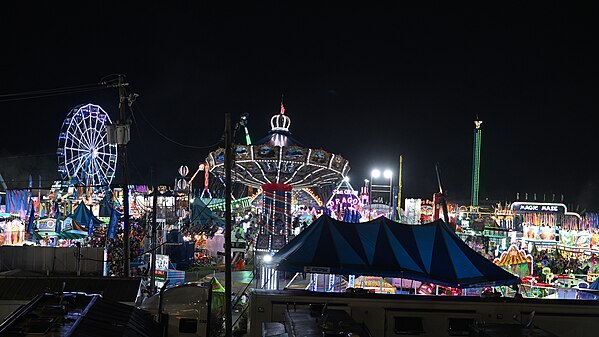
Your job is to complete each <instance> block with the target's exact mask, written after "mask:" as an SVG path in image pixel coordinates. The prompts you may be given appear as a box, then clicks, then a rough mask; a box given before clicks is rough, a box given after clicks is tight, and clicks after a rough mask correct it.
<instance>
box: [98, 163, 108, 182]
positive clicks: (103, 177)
mask: <svg viewBox="0 0 599 337" xmlns="http://www.w3.org/2000/svg"><path fill="white" fill-rule="evenodd" d="M96 165H98V180H99V182H100V183H101V184H105V183H108V176H107V174H106V169H105V168H104V167H103V166H102V165H101V164H100V163H98V162H96Z"/></svg>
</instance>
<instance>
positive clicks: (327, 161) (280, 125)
mask: <svg viewBox="0 0 599 337" xmlns="http://www.w3.org/2000/svg"><path fill="white" fill-rule="evenodd" d="M270 125H271V130H270V132H269V134H268V135H267V136H266V137H264V138H263V139H261V140H259V141H258V142H256V143H254V144H248V145H242V144H234V145H233V151H234V167H233V170H232V172H231V174H232V180H233V181H236V182H240V183H242V184H244V185H246V186H251V187H255V188H260V187H262V188H264V187H270V188H267V189H279V188H280V189H291V188H292V189H301V188H307V187H321V186H324V185H329V184H335V183H337V182H339V181H340V180H341V179H343V177H345V176H346V175H347V172H348V171H349V162H348V161H347V159H345V158H343V157H342V156H341V155H338V154H333V153H330V152H327V151H325V150H323V149H311V148H308V147H306V146H304V145H302V144H301V143H300V142H298V141H297V140H295V139H294V138H293V137H292V136H291V133H290V132H289V126H290V125H291V119H290V118H289V116H287V115H285V107H284V106H283V104H282V103H281V110H280V113H279V114H277V115H275V116H273V117H272V118H271V120H270ZM207 162H208V163H209V165H210V171H211V172H212V173H214V174H215V175H217V176H220V177H224V176H225V168H224V162H225V149H223V148H218V149H217V150H215V151H213V152H211V153H210V154H209V155H208V158H207Z"/></svg>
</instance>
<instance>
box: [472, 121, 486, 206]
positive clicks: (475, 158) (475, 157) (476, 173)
mask: <svg viewBox="0 0 599 337" xmlns="http://www.w3.org/2000/svg"><path fill="white" fill-rule="evenodd" d="M477 119H478V117H477ZM482 123H483V121H481V120H475V121H474V147H473V151H472V193H471V198H472V200H471V202H470V203H471V205H472V206H478V186H479V178H480V146H481V139H482V133H483V131H482V130H481V128H480V125H481V124H482Z"/></svg>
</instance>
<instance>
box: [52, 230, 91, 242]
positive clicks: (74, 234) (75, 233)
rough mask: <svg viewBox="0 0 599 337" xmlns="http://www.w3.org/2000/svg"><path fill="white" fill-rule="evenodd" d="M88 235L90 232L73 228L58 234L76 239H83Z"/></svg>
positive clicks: (60, 236) (64, 237) (61, 236)
mask: <svg viewBox="0 0 599 337" xmlns="http://www.w3.org/2000/svg"><path fill="white" fill-rule="evenodd" d="M87 235H88V233H87V232H86V231H80V230H77V229H71V230H67V231H62V232H60V233H59V234H58V237H59V238H61V239H69V240H76V239H83V238H85V237H87Z"/></svg>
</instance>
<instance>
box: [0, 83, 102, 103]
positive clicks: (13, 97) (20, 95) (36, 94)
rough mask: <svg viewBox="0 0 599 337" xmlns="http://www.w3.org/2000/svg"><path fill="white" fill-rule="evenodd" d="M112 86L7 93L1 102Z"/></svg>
mask: <svg viewBox="0 0 599 337" xmlns="http://www.w3.org/2000/svg"><path fill="white" fill-rule="evenodd" d="M111 87H112V85H107V84H96V85H95V86H93V87H87V88H85V87H83V88H77V89H64V90H56V89H50V90H38V91H30V92H21V93H14V94H5V95H0V102H12V101H23V100H29V99H37V98H43V97H51V96H58V95H67V94H75V93H82V92H90V91H96V90H103V89H108V88H111Z"/></svg>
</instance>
